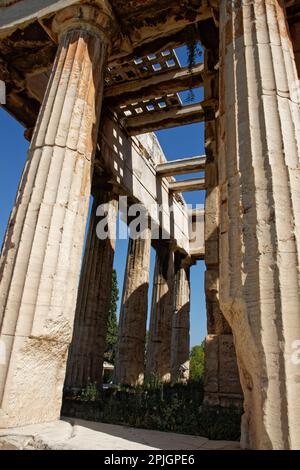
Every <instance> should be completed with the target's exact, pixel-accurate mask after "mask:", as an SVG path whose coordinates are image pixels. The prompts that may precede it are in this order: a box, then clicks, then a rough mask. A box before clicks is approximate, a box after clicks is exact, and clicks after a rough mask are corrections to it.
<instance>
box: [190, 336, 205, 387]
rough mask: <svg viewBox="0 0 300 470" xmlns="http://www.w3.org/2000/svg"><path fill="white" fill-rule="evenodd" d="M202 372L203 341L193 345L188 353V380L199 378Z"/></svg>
mask: <svg viewBox="0 0 300 470" xmlns="http://www.w3.org/2000/svg"><path fill="white" fill-rule="evenodd" d="M203 374H204V342H203V343H202V344H201V345H198V346H194V347H193V348H192V351H191V354H190V380H200V379H202V377H203Z"/></svg>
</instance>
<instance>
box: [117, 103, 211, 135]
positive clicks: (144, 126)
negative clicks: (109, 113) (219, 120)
mask: <svg viewBox="0 0 300 470" xmlns="http://www.w3.org/2000/svg"><path fill="white" fill-rule="evenodd" d="M211 104H212V103H211V102H209V104H208V103H206V102H202V103H197V104H192V105H188V106H182V107H180V108H177V107H175V108H171V109H168V110H166V111H154V112H153V111H152V112H149V113H145V114H143V115H141V114H138V115H137V116H134V117H129V118H127V119H126V118H124V119H122V120H121V123H122V125H123V126H124V127H125V128H126V130H127V132H128V134H129V135H137V134H144V133H146V132H154V131H157V130H160V129H168V128H170V127H176V126H183V125H185V124H193V123H196V122H202V121H204V120H209V119H213V116H214V112H212V111H213V110H212V106H211ZM209 105H210V107H209Z"/></svg>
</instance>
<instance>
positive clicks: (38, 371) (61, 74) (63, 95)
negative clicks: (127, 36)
mask: <svg viewBox="0 0 300 470" xmlns="http://www.w3.org/2000/svg"><path fill="white" fill-rule="evenodd" d="M107 19H108V16H106V14H104V13H103V14H102V12H100V14H99V10H97V11H96V10H90V9H87V10H86V9H84V11H81V22H80V25H78V24H77V25H76V23H75V24H72V28H73V27H74V28H75V30H72V29H71V30H69V27H70V24H69V22H68V13H67V12H62V14H61V16H58V17H56V28H57V30H60V31H61V32H62V36H61V39H60V45H59V48H58V52H57V56H56V60H55V63H54V65H53V70H52V74H51V78H50V81H49V85H48V88H47V92H46V95H45V98H44V101H43V104H42V107H41V110H40V114H39V118H38V121H37V124H36V128H35V131H34V135H33V138H32V142H31V146H30V150H29V155H28V160H27V162H26V166H25V169H24V173H23V176H22V180H21V183H20V186H19V190H18V194H17V199H16V202H15V206H14V209H13V211H12V214H11V217H10V221H9V224H8V229H7V232H6V236H5V241H4V246H3V250H2V254H1V264H0V280H1V284H0V322H1V323H0V325H1V337H0V339H1V341H3V342H4V344H5V346H6V362H5V364H3V365H1V366H0V402H1V411H0V427H10V426H16V425H22V424H28V423H34V422H41V421H47V420H54V419H57V418H58V417H59V414H60V406H61V395H62V386H63V381H64V374H65V364H66V359H67V349H68V344H69V342H70V340H71V336H72V325H73V317H74V312H75V305H76V296H77V286H78V279H79V271H80V263H81V253H82V249H83V242H84V232H85V225H86V220H87V215H88V207H89V197H90V187H91V176H92V161H93V153H94V146H95V141H96V136H97V129H98V121H99V115H100V109H101V102H102V89H103V67H104V64H105V61H106V56H107V50H108V39H107V37H108V36H107V37H106V35H105V34H104V32H103V30H104V29H105V27H106V22H107ZM102 20H103V21H102ZM89 23H92V26H91V29H92V30H93V32H89V31H88V30H87V29H89V27H88V26H87V25H88V24H89ZM99 24H101V25H102V26H101V29H100V28H98V25H99Z"/></svg>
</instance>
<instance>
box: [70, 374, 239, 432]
mask: <svg viewBox="0 0 300 470" xmlns="http://www.w3.org/2000/svg"><path fill="white" fill-rule="evenodd" d="M90 392H93V390H91V391H90ZM90 392H89V393H90ZM86 397H87V395H84V397H82V396H79V397H68V398H67V397H65V399H64V402H63V408H62V414H63V415H64V416H69V417H74V418H79V419H87V420H92V421H101V422H104V423H111V424H123V425H128V426H134V427H137V428H139V427H140V428H144V429H157V430H160V431H171V432H177V433H182V434H194V435H198V436H207V437H208V438H210V439H228V440H237V439H239V436H240V421H241V414H242V409H241V408H238V407H235V406H233V405H232V406H231V407H229V408H222V407H220V406H214V407H211V406H208V405H204V404H203V384H202V381H198V382H197V381H190V382H188V383H187V384H176V385H174V386H171V385H168V384H163V385H162V384H159V386H158V387H157V388H154V384H153V383H152V384H149V385H144V386H140V387H117V388H111V389H108V390H102V391H101V392H100V393H99V395H98V398H96V399H95V395H93V393H92V398H91V399H90V400H87V398H86Z"/></svg>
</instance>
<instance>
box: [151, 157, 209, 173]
mask: <svg viewBox="0 0 300 470" xmlns="http://www.w3.org/2000/svg"><path fill="white" fill-rule="evenodd" d="M205 162H206V157H204V156H201V157H190V158H182V159H180V160H173V161H170V162H166V163H160V164H159V165H157V167H156V174H158V175H159V176H161V177H166V176H175V175H184V174H187V173H197V172H199V171H204V167H205Z"/></svg>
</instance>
